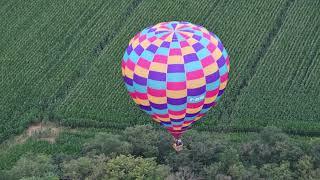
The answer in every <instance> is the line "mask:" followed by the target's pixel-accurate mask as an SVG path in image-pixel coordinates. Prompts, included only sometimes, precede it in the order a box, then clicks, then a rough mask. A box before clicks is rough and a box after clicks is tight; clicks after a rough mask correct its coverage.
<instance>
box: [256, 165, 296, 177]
mask: <svg viewBox="0 0 320 180" xmlns="http://www.w3.org/2000/svg"><path fill="white" fill-rule="evenodd" d="M260 174H261V176H262V177H263V178H266V179H279V180H281V179H283V180H290V179H294V173H293V172H292V171H291V170H290V163H289V162H282V163H281V164H280V165H278V164H275V163H270V164H264V165H263V166H262V168H261V169H260Z"/></svg>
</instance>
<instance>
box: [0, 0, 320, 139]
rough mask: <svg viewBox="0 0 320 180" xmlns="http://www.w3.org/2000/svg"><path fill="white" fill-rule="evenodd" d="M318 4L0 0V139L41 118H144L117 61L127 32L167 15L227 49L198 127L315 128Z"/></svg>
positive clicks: (283, 0)
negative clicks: (221, 83)
mask: <svg viewBox="0 0 320 180" xmlns="http://www.w3.org/2000/svg"><path fill="white" fill-rule="evenodd" d="M319 9H320V2H319V1H317V0H271V1H262V0H261V1H256V0H250V1H248V2H247V1H246V2H244V1H238V0H232V1H230V0H214V1H212V0H200V1H191V0H190V1H189V0H177V1H156V0H120V1H104V0H94V1H85V0H79V1H64V0H58V1H49V0H35V1H32V2H29V1H23V0H11V1H9V0H2V1H1V2H0V23H1V26H0V62H1V85H0V98H1V100H0V109H1V111H0V122H1V123H0V142H3V141H5V140H6V139H8V138H9V137H12V136H14V135H16V134H18V133H21V132H22V131H23V130H24V129H26V128H27V126H28V125H29V124H30V123H31V122H38V121H42V120H47V121H53V122H56V123H60V124H62V125H65V126H71V127H78V128H79V127H94V128H116V129H123V128H125V127H128V126H132V125H135V124H145V123H149V122H150V121H151V118H150V117H148V116H147V115H146V114H144V113H143V112H142V111H140V110H139V109H138V107H137V106H136V105H135V104H134V103H133V101H132V100H131V99H130V97H129V95H128V94H127V92H126V89H125V87H124V83H123V82H122V78H121V68H120V62H121V58H122V55H123V52H124V50H125V48H126V46H127V44H128V42H129V40H130V38H132V37H133V36H134V35H135V33H137V32H138V31H140V30H142V29H143V28H145V27H147V26H150V25H153V24H156V23H158V22H162V21H171V20H183V21H190V22H192V23H195V24H201V25H203V26H204V27H206V28H207V29H208V30H209V31H213V32H214V33H215V34H217V35H218V36H219V37H220V39H221V40H222V41H223V43H224V45H225V47H226V48H227V50H228V52H229V55H230V63H231V64H230V66H231V71H230V81H229V84H228V86H227V89H226V93H225V94H224V95H223V98H222V100H221V102H220V103H219V104H218V106H217V107H216V108H215V109H214V110H211V111H209V112H208V114H207V115H206V116H205V117H204V118H203V123H198V124H197V125H196V127H195V128H196V129H199V130H208V131H239V132H250V131H259V130H260V129H261V128H263V127H265V126H269V125H274V126H277V127H281V128H282V129H283V130H284V131H288V132H291V133H294V134H302V135H313V136H314V135H320V80H319V79H320V29H319V26H320V13H319Z"/></svg>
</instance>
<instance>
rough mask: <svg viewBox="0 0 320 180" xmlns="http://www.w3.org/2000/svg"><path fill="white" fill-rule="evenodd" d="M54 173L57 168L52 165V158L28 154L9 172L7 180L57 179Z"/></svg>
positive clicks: (7, 172) (6, 173) (44, 155)
mask: <svg viewBox="0 0 320 180" xmlns="http://www.w3.org/2000/svg"><path fill="white" fill-rule="evenodd" d="M54 171H55V167H54V165H53V164H52V161H51V156H48V155H46V154H37V155H34V154H31V153H28V154H26V155H24V156H22V157H21V158H20V159H19V160H18V161H17V163H16V164H15V165H14V166H13V167H12V168H11V169H10V170H7V171H6V172H5V175H6V176H7V178H6V179H21V178H27V177H30V178H32V177H34V178H37V177H39V178H40V177H47V176H51V177H56V176H55V173H54Z"/></svg>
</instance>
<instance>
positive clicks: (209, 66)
mask: <svg viewBox="0 0 320 180" xmlns="http://www.w3.org/2000/svg"><path fill="white" fill-rule="evenodd" d="M228 73H229V56H228V54H227V51H226V49H225V48H224V46H223V45H222V43H221V41H220V39H219V38H218V37H217V36H216V35H215V34H213V33H211V32H209V31H208V30H207V29H205V28H204V27H201V26H198V25H194V24H191V23H189V22H178V21H172V22H163V23H159V24H157V25H155V26H152V27H148V28H146V29H144V30H143V31H141V32H139V33H138V34H137V35H135V36H134V37H133V38H132V39H131V41H130V42H129V45H128V47H127V49H126V51H125V53H124V56H123V59H122V75H123V79H124V82H125V85H126V87H127V90H128V91H129V94H130V96H131V97H132V99H133V100H134V101H135V103H137V104H138V105H139V106H140V108H141V109H142V110H143V111H145V112H146V113H148V114H149V115H151V117H152V118H153V119H154V120H155V121H156V122H159V123H160V124H161V125H163V126H164V127H165V128H166V129H167V130H168V131H169V132H170V133H171V134H172V135H173V136H175V137H176V138H179V137H180V136H181V134H182V133H183V132H184V131H186V130H187V129H188V128H190V126H191V125H192V124H193V123H194V122H196V121H197V120H199V119H200V118H201V117H202V116H204V114H205V113H206V112H207V111H208V110H209V109H210V108H211V107H213V106H215V105H216V103H217V101H218V100H219V98H220V97H221V95H222V94H223V92H224V89H225V87H226V85H227V82H228Z"/></svg>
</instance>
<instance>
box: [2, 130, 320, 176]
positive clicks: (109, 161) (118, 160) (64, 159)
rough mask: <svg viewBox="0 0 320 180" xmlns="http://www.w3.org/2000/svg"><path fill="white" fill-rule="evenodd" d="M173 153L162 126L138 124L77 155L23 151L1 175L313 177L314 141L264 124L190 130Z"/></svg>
mask: <svg viewBox="0 0 320 180" xmlns="http://www.w3.org/2000/svg"><path fill="white" fill-rule="evenodd" d="M183 140H184V143H185V144H184V150H183V151H182V152H180V153H176V152H175V151H174V150H173V149H172V148H171V147H170V146H171V145H170V143H171V137H170V136H169V135H168V134H167V133H166V132H164V131H161V130H155V129H154V128H153V127H152V126H149V125H143V126H135V127H130V128H127V129H125V130H124V131H123V132H122V133H121V134H111V133H98V134H96V135H95V136H94V137H93V138H91V139H89V140H88V141H87V142H86V143H84V145H83V146H82V148H81V153H80V154H79V155H67V154H64V153H56V154H50V155H48V154H43V153H40V154H31V153H27V154H25V155H23V156H22V157H21V158H20V159H19V160H18V161H17V162H16V164H15V165H14V166H13V167H11V168H10V169H7V170H3V171H1V172H0V177H2V179H8V180H10V179H80V180H81V179H168V180H171V179H172V180H173V179H224V180H228V179H286V180H287V179H308V180H309V179H319V178H320V140H319V139H314V140H308V141H303V140H301V139H300V140H299V138H291V137H289V136H288V135H286V134H285V133H283V132H281V131H280V130H279V129H276V128H273V127H267V128H265V129H264V130H263V131H261V132H260V133H254V134H252V135H250V136H248V137H247V138H230V137H229V136H228V135H221V134H214V133H208V132H197V131H194V130H191V131H189V132H188V133H186V134H185V136H184V138H183Z"/></svg>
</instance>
